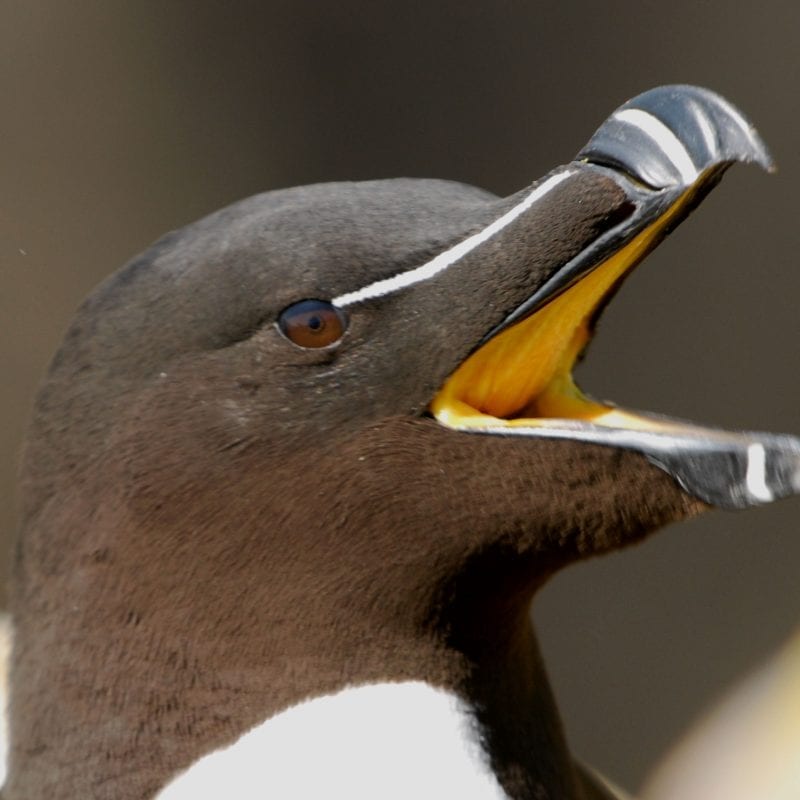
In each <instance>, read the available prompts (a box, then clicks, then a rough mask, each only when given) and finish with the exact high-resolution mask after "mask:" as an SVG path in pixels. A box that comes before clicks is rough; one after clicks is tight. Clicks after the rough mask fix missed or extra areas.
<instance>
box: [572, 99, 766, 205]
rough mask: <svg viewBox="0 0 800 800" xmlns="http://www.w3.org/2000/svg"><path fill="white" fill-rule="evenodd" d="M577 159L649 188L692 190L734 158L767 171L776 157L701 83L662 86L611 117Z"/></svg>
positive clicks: (738, 115) (736, 112)
mask: <svg viewBox="0 0 800 800" xmlns="http://www.w3.org/2000/svg"><path fill="white" fill-rule="evenodd" d="M577 160H581V161H588V162H589V163H594V164H599V165H601V166H608V167H612V168H615V169H618V170H621V171H622V172H625V173H626V174H628V175H629V176H631V177H632V178H633V179H634V180H636V181H638V182H639V183H642V184H644V185H645V186H648V187H649V188H651V189H678V190H682V189H688V188H689V187H690V186H691V185H692V184H694V183H695V182H696V181H697V180H698V178H699V177H700V176H701V175H703V174H704V173H706V172H709V171H713V170H715V169H717V168H720V167H722V168H724V167H726V166H728V165H730V164H732V163H734V162H743V163H754V164H758V165H759V166H761V167H763V168H764V169H765V170H767V171H768V172H772V171H774V169H775V165H774V162H773V159H772V156H771V155H770V153H769V150H768V149H767V146H766V145H765V144H764V142H763V140H762V139H761V137H760V136H759V134H758V132H757V131H756V129H755V128H754V127H753V125H751V124H750V122H748V120H747V119H745V117H744V116H743V115H742V114H741V113H740V112H739V110H738V109H736V108H735V107H734V106H732V105H731V104H730V103H729V102H728V101H727V100H725V99H724V98H722V97H720V96H719V95H718V94H715V93H714V92H711V91H709V90H708V89H702V88H700V87H697V86H681V85H677V86H660V87H658V88H656V89H651V90H650V91H647V92H644V93H643V94H640V95H638V96H637V97H634V98H633V99H632V100H629V101H628V102H627V103H625V104H624V105H623V106H621V107H620V108H619V109H617V111H615V112H614V113H613V114H612V115H611V117H609V118H608V119H607V120H606V121H605V122H604V123H603V124H602V125H601V126H600V128H598V130H597V132H596V133H595V134H594V136H592V138H591V139H590V140H589V142H588V144H587V145H586V146H585V147H584V148H583V149H582V150H581V151H580V153H578V156H577Z"/></svg>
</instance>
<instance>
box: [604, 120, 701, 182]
mask: <svg viewBox="0 0 800 800" xmlns="http://www.w3.org/2000/svg"><path fill="white" fill-rule="evenodd" d="M613 119H616V120H619V121H620V122H625V123H627V124H628V125H633V127H634V128H638V129H639V130H640V131H642V132H643V133H646V134H647V135H648V136H649V137H650V138H651V139H652V140H653V141H654V142H655V143H656V144H657V145H658V146H659V147H660V148H661V150H662V151H663V152H664V154H665V155H666V156H667V158H668V159H669V160H670V161H671V162H672V163H673V164H674V165H675V168H676V169H677V170H678V172H679V173H680V175H681V179H682V180H683V182H684V183H685V184H686V185H687V186H688V185H689V184H692V183H694V182H695V181H696V180H697V178H698V176H699V174H700V173H699V171H698V169H697V167H696V166H695V163H694V161H692V157H691V156H690V155H689V151H688V150H687V149H686V148H685V147H684V146H683V143H682V142H681V140H680V139H679V138H678V137H677V136H676V135H675V134H674V133H673V132H672V131H671V130H670V129H669V128H668V127H667V126H666V125H665V124H664V123H663V122H662V121H661V120H660V119H658V118H657V117H654V116H653V115H652V114H649V113H648V112H647V111H642V109H640V108H625V109H623V110H622V111H617V113H616V114H614V116H613Z"/></svg>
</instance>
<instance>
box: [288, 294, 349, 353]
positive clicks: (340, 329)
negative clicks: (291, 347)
mask: <svg viewBox="0 0 800 800" xmlns="http://www.w3.org/2000/svg"><path fill="white" fill-rule="evenodd" d="M278 327H279V328H280V330H281V333H282V334H283V335H284V336H285V337H286V338H287V339H288V340H289V341H290V342H294V344H296V345H297V346H298V347H328V345H332V344H334V343H336V342H338V341H339V339H341V338H342V335H343V334H344V332H345V329H346V328H347V317H345V315H344V312H343V311H341V310H340V309H338V308H336V306H334V305H333V304H332V303H329V302H327V301H326V300H301V301H300V302H299V303H293V304H292V305H290V306H287V307H286V308H284V309H283V311H281V313H280V316H279V317H278Z"/></svg>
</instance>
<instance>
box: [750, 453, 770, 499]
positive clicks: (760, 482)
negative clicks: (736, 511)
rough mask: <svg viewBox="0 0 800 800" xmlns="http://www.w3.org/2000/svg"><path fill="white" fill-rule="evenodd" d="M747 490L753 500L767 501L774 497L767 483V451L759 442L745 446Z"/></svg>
mask: <svg viewBox="0 0 800 800" xmlns="http://www.w3.org/2000/svg"><path fill="white" fill-rule="evenodd" d="M745 483H746V484H747V491H748V492H750V494H751V495H752V496H753V498H754V499H755V500H760V501H761V502H762V503H769V502H770V501H771V500H774V499H775V495H774V493H773V491H772V489H770V488H769V486H768V485H767V451H766V449H765V448H764V445H763V444H761V443H760V442H756V443H754V444H751V445H750V446H749V447H748V448H747V474H746V475H745Z"/></svg>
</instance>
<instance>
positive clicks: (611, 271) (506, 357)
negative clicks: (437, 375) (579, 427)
mask: <svg viewBox="0 0 800 800" xmlns="http://www.w3.org/2000/svg"><path fill="white" fill-rule="evenodd" d="M693 194H694V192H693V191H692V190H690V191H688V192H686V193H685V194H683V195H682V196H681V198H680V199H679V200H678V201H676V202H675V203H674V204H673V205H672V207H671V208H670V209H669V210H668V211H667V212H666V213H665V214H663V215H662V216H660V217H659V218H658V219H657V220H656V222H654V223H653V224H652V225H650V227H648V228H646V229H645V230H643V231H642V232H641V233H639V234H638V235H637V236H636V237H635V238H634V239H632V240H631V241H630V242H629V243H628V244H627V245H625V247H623V248H622V249H621V250H620V251H618V252H617V253H615V254H614V255H613V256H611V257H610V258H609V259H608V260H607V261H604V262H603V263H602V264H600V265H599V266H598V267H596V268H595V269H594V270H592V271H591V272H590V273H589V274H588V275H586V276H585V277H583V278H581V279H580V280H579V281H578V282H577V283H575V284H573V285H572V286H571V287H569V289H567V290H566V291H564V292H562V293H561V294H560V295H558V296H557V297H556V298H555V299H553V300H551V301H550V302H549V303H548V304H547V305H545V306H544V307H543V308H542V309H540V310H539V311H537V312H536V313H535V314H533V315H532V316H530V317H528V318H527V319H525V320H523V321H522V322H519V323H517V324H516V325H514V326H512V327H511V328H508V329H507V330H505V331H503V332H502V333H500V334H498V335H497V336H495V337H493V338H492V339H490V340H489V341H488V342H487V343H486V344H485V345H483V347H481V348H480V349H479V350H477V351H475V352H474V353H473V354H472V355H471V356H470V357H469V358H467V360H466V361H464V362H463V363H462V364H461V365H460V366H459V367H458V369H456V371H455V372H454V373H453V374H452V375H451V376H450V377H449V378H448V379H447V381H446V382H445V384H444V386H443V387H442V389H441V390H440V391H439V393H438V394H437V395H436V397H435V398H434V399H433V402H432V403H431V411H432V413H433V415H434V416H435V417H436V419H437V420H438V421H439V422H440V423H442V424H443V425H446V426H447V427H450V428H458V429H463V428H484V429H485V428H487V427H532V426H537V425H539V426H542V425H547V424H548V420H553V419H561V420H563V419H580V420H585V421H588V422H592V423H594V424H596V425H603V426H607V427H614V428H629V429H630V428H636V429H647V430H653V429H664V428H668V427H672V426H671V425H669V424H668V423H658V422H656V421H655V420H653V419H648V418H645V417H640V416H637V415H635V414H630V413H628V412H625V411H622V410H620V409H617V408H614V407H612V406H607V405H604V404H602V403H598V402H596V401H594V400H591V399H589V398H587V397H586V396H585V395H584V394H583V392H581V390H580V389H579V388H578V387H577V386H576V385H575V382H574V380H573V377H572V370H573V367H574V366H575V362H576V361H577V359H578V357H579V356H580V354H581V352H582V351H583V349H584V347H585V346H586V344H587V343H588V341H589V339H590V338H591V335H592V331H591V330H590V327H589V326H590V323H591V319H592V316H593V314H594V312H595V309H596V308H597V307H598V305H599V304H600V303H601V302H602V300H603V298H604V297H605V296H606V295H607V294H608V293H609V292H611V291H612V290H613V289H614V287H615V286H617V285H618V284H619V282H620V281H621V280H622V279H623V278H624V277H625V276H626V275H627V273H628V272H630V270H631V269H632V268H633V267H635V266H636V265H637V264H638V263H639V262H640V261H641V260H642V259H643V258H644V257H645V256H646V255H647V253H649V252H650V250H652V249H653V247H655V245H656V244H658V242H659V240H660V239H661V237H662V236H664V234H665V232H666V230H667V229H668V227H669V225H670V223H671V222H672V221H673V219H674V218H675V217H676V216H678V215H679V214H680V213H681V211H682V210H683V209H684V206H685V205H686V204H687V203H688V202H689V201H690V200H691V198H692V195H693Z"/></svg>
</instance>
